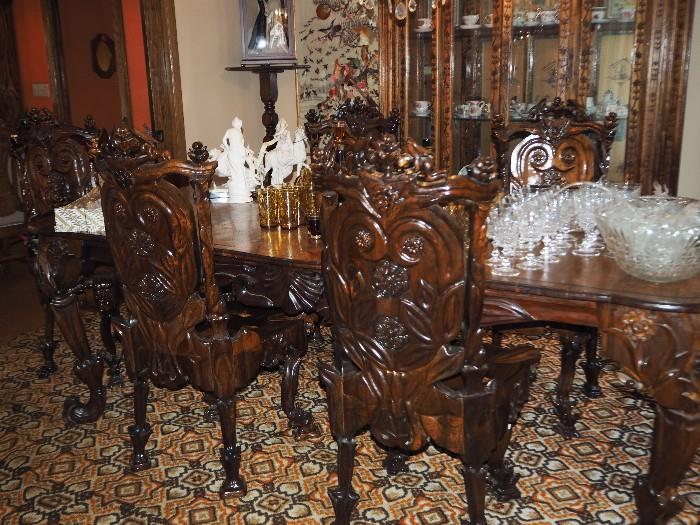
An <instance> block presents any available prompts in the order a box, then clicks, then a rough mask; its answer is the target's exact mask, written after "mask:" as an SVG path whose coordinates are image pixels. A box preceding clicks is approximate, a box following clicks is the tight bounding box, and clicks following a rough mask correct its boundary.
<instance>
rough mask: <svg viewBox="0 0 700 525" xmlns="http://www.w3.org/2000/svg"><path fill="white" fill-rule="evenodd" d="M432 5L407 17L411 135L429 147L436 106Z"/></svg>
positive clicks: (420, 4) (420, 6) (426, 4)
mask: <svg viewBox="0 0 700 525" xmlns="http://www.w3.org/2000/svg"><path fill="white" fill-rule="evenodd" d="M431 17H432V8H431V5H430V2H428V1H424V2H418V9H417V10H416V12H415V13H412V14H411V15H410V16H409V17H408V33H409V35H408V38H409V44H408V50H409V56H408V100H409V105H410V106H409V114H408V135H409V137H411V138H413V139H415V140H417V141H418V143H422V144H423V145H426V146H430V145H432V142H433V137H432V123H431V120H432V116H433V111H432V107H431V106H432V103H433V86H432V78H433V77H432V75H433V52H432V48H433V24H432V18H431Z"/></svg>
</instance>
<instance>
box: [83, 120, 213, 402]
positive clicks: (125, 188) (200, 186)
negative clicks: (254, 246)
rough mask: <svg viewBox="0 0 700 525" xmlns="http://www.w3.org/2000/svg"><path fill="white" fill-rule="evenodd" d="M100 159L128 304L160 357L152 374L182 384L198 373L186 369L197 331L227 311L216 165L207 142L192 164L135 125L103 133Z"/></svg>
mask: <svg viewBox="0 0 700 525" xmlns="http://www.w3.org/2000/svg"><path fill="white" fill-rule="evenodd" d="M97 156H98V160H97V165H98V168H99V170H100V176H101V177H102V179H103V182H102V188H101V194H102V209H103V212H104V218H105V231H106V235H107V240H108V242H109V245H110V248H111V252H112V256H113V259H114V264H115V267H116V269H117V273H118V275H119V276H120V279H121V283H122V288H123V293H124V299H125V303H126V305H127V307H128V309H129V311H130V312H131V313H132V315H134V316H135V318H136V319H137V320H138V325H139V334H140V337H142V338H144V341H143V344H144V346H145V347H146V348H148V349H150V351H151V352H152V354H153V358H152V359H151V363H150V369H151V372H152V379H153V380H154V382H155V383H156V384H157V385H159V386H168V387H171V388H173V387H176V386H181V385H183V384H184V383H186V382H187V381H188V380H189V377H188V376H189V373H190V372H191V370H190V371H187V370H183V369H182V368H181V367H182V366H183V364H184V363H187V362H188V358H193V356H191V355H189V356H188V352H187V351H186V350H185V349H186V348H187V345H188V339H189V336H190V334H191V333H192V332H193V331H194V329H195V326H196V325H198V324H199V323H201V322H203V321H205V320H206V319H207V316H208V315H214V316H215V315H216V314H217V313H218V312H220V311H221V305H220V300H219V294H218V289H217V288H216V286H215V283H214V273H213V248H212V236H211V211H210V208H209V203H208V201H207V198H206V195H207V191H208V187H209V184H210V183H211V179H212V177H213V175H214V171H215V169H216V163H215V162H209V161H208V158H209V157H208V153H207V150H206V148H205V147H204V146H203V145H202V144H201V143H195V144H194V145H193V148H192V149H191V150H190V153H189V157H190V161H189V162H188V161H178V160H170V158H169V154H168V153H167V152H165V153H163V152H161V151H159V150H158V148H157V146H156V144H155V143H154V142H153V141H152V140H151V139H150V138H149V137H145V136H143V135H139V134H136V133H135V132H133V131H131V130H129V129H127V128H117V129H116V130H115V131H114V133H113V134H112V135H111V136H109V137H105V138H103V140H102V143H101V145H100V151H99V153H98V154H97ZM173 177H174V178H175V179H176V180H177V181H180V180H182V179H183V178H184V179H185V180H187V181H188V182H189V183H190V185H188V186H185V187H179V184H176V183H173V182H172V180H173ZM187 191H189V193H190V195H189V196H188V195H187V193H186V192H187ZM192 193H193V195H194V198H192V197H191V194H192ZM186 368H190V367H186Z"/></svg>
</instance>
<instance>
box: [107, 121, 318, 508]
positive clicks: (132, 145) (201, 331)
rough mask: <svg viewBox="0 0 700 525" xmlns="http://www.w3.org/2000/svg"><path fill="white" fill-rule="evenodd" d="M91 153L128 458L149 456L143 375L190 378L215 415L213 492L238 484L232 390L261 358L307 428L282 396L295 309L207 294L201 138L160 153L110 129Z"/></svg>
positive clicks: (208, 166)
mask: <svg viewBox="0 0 700 525" xmlns="http://www.w3.org/2000/svg"><path fill="white" fill-rule="evenodd" d="M97 158H98V161H97V162H98V167H99V169H100V176H101V177H102V178H103V183H102V209H103V212H104V216H105V228H106V233H107V241H108V244H109V246H110V249H111V252H112V255H113V257H114V263H115V266H116V269H117V273H118V275H119V276H120V278H121V284H122V289H123V295H124V300H125V304H126V307H127V310H128V312H129V313H128V316H127V318H126V319H123V318H115V320H114V321H113V326H114V330H115V332H116V333H117V335H118V338H119V340H120V341H121V342H122V344H123V349H124V356H125V362H126V365H127V371H128V374H129V377H130V378H131V379H132V381H133V382H134V413H135V424H134V425H133V426H131V427H130V428H129V433H130V435H131V439H132V445H133V457H132V462H131V466H132V468H133V469H134V470H140V469H144V468H147V467H148V466H150V461H149V459H148V456H147V454H146V451H145V447H146V442H147V440H148V437H149V435H150V434H151V427H150V425H149V424H148V423H147V421H146V403H147V393H148V383H149V381H151V382H153V383H154V384H155V385H156V386H159V387H166V388H170V389H177V388H181V387H184V386H186V385H188V384H190V385H192V386H193V387H195V388H196V389H198V390H200V391H201V392H203V393H204V394H205V398H206V399H208V400H209V401H210V402H212V403H213V404H214V405H215V406H216V409H217V411H218V414H219V418H220V422H221V429H222V435H223V448H222V450H221V461H222V464H223V467H224V470H225V480H224V482H223V485H222V486H221V489H220V494H221V496H222V497H226V496H231V495H240V494H244V493H245V491H246V484H245V481H244V480H243V478H242V477H241V475H240V472H239V467H240V459H241V458H240V447H238V446H237V445H236V407H235V396H236V392H237V391H238V390H240V389H241V388H243V387H244V386H246V385H247V384H249V383H250V382H251V381H252V380H253V379H254V378H255V377H256V375H257V373H258V371H259V369H260V367H261V366H274V365H277V364H279V363H283V364H284V367H285V370H284V377H283V383H282V392H283V394H282V396H283V408H284V410H285V412H286V413H287V415H288V417H289V420H290V426H291V427H292V429H293V430H294V432H295V434H298V433H299V432H301V431H303V430H309V429H311V428H312V426H313V421H312V419H311V417H310V415H309V414H307V413H305V412H303V411H301V410H299V409H297V408H296V407H295V406H294V399H295V395H296V390H297V386H298V372H299V364H300V359H301V357H302V355H303V353H304V352H305V351H306V334H305V330H304V322H303V319H301V318H289V317H286V316H274V315H272V316H271V315H270V314H269V311H263V310H260V311H252V310H245V311H244V310H243V309H242V308H240V307H238V305H237V303H236V301H235V298H234V297H230V296H226V295H223V294H220V293H219V289H218V288H217V285H216V282H215V277H214V267H213V245H212V242H213V241H212V225H211V210H210V203H209V201H208V190H209V186H210V184H211V180H212V177H213V175H214V171H215V169H216V162H209V161H208V158H209V154H208V152H207V149H206V147H205V146H204V145H202V144H201V143H194V145H193V146H192V149H191V150H190V152H189V159H190V160H189V162H187V161H177V160H168V156H167V155H164V154H161V153H159V152H158V150H157V148H156V147H155V146H154V144H153V143H150V142H148V141H146V140H144V138H143V137H139V136H136V135H134V134H132V133H131V132H130V130H126V129H123V128H121V129H117V130H116V131H115V132H114V133H113V134H112V136H111V137H107V138H105V139H104V140H103V141H102V143H101V146H100V151H99V153H98V154H97ZM183 182H184V183H186V185H185V187H184V188H181V187H179V186H181V184H182V183H183ZM185 190H189V198H188V195H187V193H186V192H185ZM192 193H193V195H194V196H193V198H192Z"/></svg>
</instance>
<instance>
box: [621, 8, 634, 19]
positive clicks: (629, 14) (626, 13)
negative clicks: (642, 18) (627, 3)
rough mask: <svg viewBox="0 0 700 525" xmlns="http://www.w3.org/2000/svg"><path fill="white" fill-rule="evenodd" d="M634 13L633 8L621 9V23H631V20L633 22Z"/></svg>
mask: <svg viewBox="0 0 700 525" xmlns="http://www.w3.org/2000/svg"><path fill="white" fill-rule="evenodd" d="M634 13H635V9H634V7H623V8H622V9H620V19H621V20H622V21H623V22H631V21H632V20H634Z"/></svg>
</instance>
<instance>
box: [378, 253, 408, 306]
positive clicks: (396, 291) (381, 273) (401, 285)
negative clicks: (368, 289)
mask: <svg viewBox="0 0 700 525" xmlns="http://www.w3.org/2000/svg"><path fill="white" fill-rule="evenodd" d="M372 288H374V291H375V292H376V293H377V296H379V297H398V296H399V295H401V294H402V293H403V292H405V291H406V290H408V271H407V270H406V268H404V267H403V266H399V265H398V264H396V263H394V262H392V261H390V260H389V259H382V261H381V262H380V263H379V264H378V265H377V267H376V268H375V269H374V273H373V274H372Z"/></svg>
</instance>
